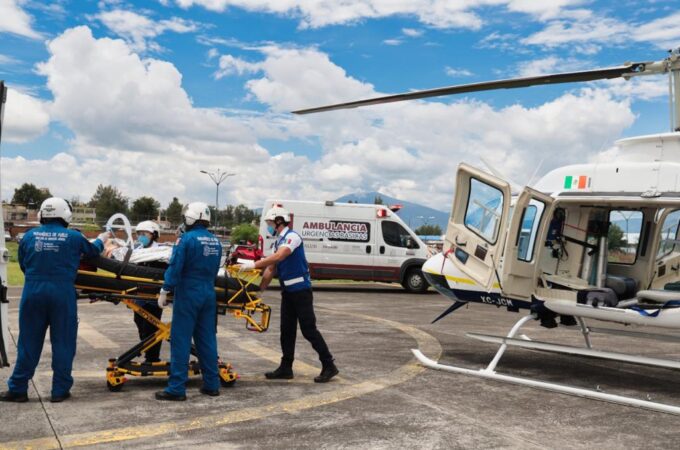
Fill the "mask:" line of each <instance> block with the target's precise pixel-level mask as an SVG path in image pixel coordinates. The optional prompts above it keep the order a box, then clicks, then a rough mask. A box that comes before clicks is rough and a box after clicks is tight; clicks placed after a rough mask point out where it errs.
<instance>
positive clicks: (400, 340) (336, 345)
mask: <svg viewBox="0 0 680 450" xmlns="http://www.w3.org/2000/svg"><path fill="white" fill-rule="evenodd" d="M19 295H20V291H19V290H18V289H11V290H10V296H11V298H12V300H11V301H12V303H11V306H10V313H11V317H10V324H11V328H12V334H13V335H14V337H15V338H16V337H18V329H17V313H18V296H19ZM264 299H265V301H266V302H267V303H269V304H270V305H271V306H272V307H273V309H274V315H273V317H272V326H271V328H270V330H269V331H268V332H266V333H264V334H256V333H253V332H249V331H246V330H245V329H244V323H243V322H242V321H238V320H236V319H234V318H231V317H223V316H221V317H220V323H219V327H218V329H219V334H218V343H219V350H220V354H221V356H222V358H223V359H225V360H228V361H230V362H231V363H232V364H233V365H234V367H235V369H236V370H237V371H238V372H239V374H240V376H241V378H240V380H238V381H237V383H236V385H235V386H234V387H233V388H228V389H222V395H221V396H220V397H216V398H212V397H206V396H203V395H201V394H200V393H199V392H198V388H199V387H200V380H198V379H196V378H194V379H192V381H191V383H190V385H189V389H188V393H187V394H188V397H189V398H188V400H187V401H186V402H183V403H165V402H157V401H156V400H154V399H153V394H154V392H155V391H157V390H160V389H162V388H163V387H164V385H165V380H164V379H160V378H134V377H131V378H130V379H129V381H128V382H127V383H126V384H125V387H124V388H123V390H122V391H121V392H116V393H113V392H109V390H108V389H107V387H106V381H105V367H106V361H107V359H108V358H110V357H115V356H117V355H118V354H119V353H122V352H123V351H124V350H126V349H127V348H128V347H130V346H132V345H133V344H134V343H135V335H136V330H135V327H134V324H133V322H132V312H131V311H129V310H127V309H126V308H125V307H124V306H123V305H118V306H114V305H111V304H108V303H97V304H87V303H81V305H80V308H79V316H80V328H79V341H78V354H77V356H76V361H75V367H74V378H75V385H74V387H73V390H72V394H73V397H72V399H70V400H69V401H67V402H64V403H61V404H52V403H49V401H46V399H47V398H49V391H50V377H51V372H50V363H49V361H50V346H49V342H47V343H46V345H45V350H44V352H43V358H42V362H41V364H40V366H39V368H38V372H37V374H36V376H35V389H34V388H33V387H31V389H30V391H29V396H30V398H31V401H30V402H29V403H26V404H7V403H1V404H0V448H26V447H32V448H59V447H60V446H62V447H77V446H99V447H111V448H114V447H115V448H118V447H124V448H135V449H142V448H158V447H161V448H174V447H178V448H188V447H189V446H192V447H194V448H200V447H206V448H207V447H211V448H213V447H219V448H232V447H234V448H236V447H239V448H240V447H244V448H315V449H316V448H338V447H352V448H390V449H392V448H406V447H416V448H546V447H547V448H567V447H568V448H622V447H624V448H641V447H646V448H652V447H654V448H676V447H677V444H678V442H680V430H679V427H678V426H677V422H678V420H679V419H680V418H679V417H677V416H672V415H668V414H662V413H656V412H651V411H647V410H641V409H636V408H631V407H625V406H620V405H614V404H610V403H604V402H598V401H594V400H588V399H583V398H579V397H573V396H567V395H562V394H556V393H550V392H545V391H540V390H535V389H531V388H525V387H517V386H513V385H508V384H502V383H499V382H495V381H485V380H480V379H477V378H473V377H467V376H463V375H455V374H449V373H443V372H437V371H432V370H429V369H425V368H423V367H421V366H420V365H418V364H417V363H416V362H415V360H414V358H413V357H412V355H411V352H410V349H411V348H415V347H418V348H420V349H421V350H422V351H423V353H425V354H426V355H427V356H429V357H431V358H433V359H439V360H440V361H442V362H444V363H447V364H454V363H455V364H459V365H462V366H465V367H470V368H479V367H482V366H483V365H485V364H486V363H488V361H489V360H490V359H491V357H492V356H493V354H494V352H495V347H494V346H493V345H491V344H485V343H481V342H476V341H472V340H469V339H466V338H465V336H464V335H465V332H466V331H478V332H482V333H488V334H503V333H505V332H507V330H508V328H509V327H510V326H511V325H512V324H513V323H514V322H515V321H516V320H517V319H518V318H519V317H520V316H518V315H517V314H512V313H508V312H506V311H505V310H504V309H497V308H495V307H490V306H483V305H474V306H470V307H469V308H463V309H461V310H459V311H457V312H456V313H454V314H453V315H452V316H450V317H448V318H446V319H444V320H442V321H440V322H438V323H437V324H434V325H430V321H431V320H432V319H433V318H434V317H436V315H438V314H439V313H440V312H441V311H442V310H443V309H444V308H446V307H447V306H448V305H449V302H448V301H447V300H445V299H444V298H443V297H440V296H439V295H437V294H435V293H429V294H426V295H411V294H407V293H405V292H404V291H403V290H402V289H400V288H398V287H389V286H383V285H363V286H362V285H347V286H344V285H343V286H337V287H332V286H324V287H319V288H317V289H316V292H315V304H316V307H317V316H318V323H319V327H320V329H321V330H322V332H323V334H324V336H325V337H326V340H327V341H328V343H329V346H330V348H331V351H332V352H333V354H334V355H335V357H336V361H337V364H338V366H339V368H340V372H341V374H340V377H339V378H338V379H337V380H335V381H333V382H331V383H328V384H322V385H319V384H315V383H313V382H312V378H313V377H314V375H316V374H317V373H318V371H319V363H318V361H316V358H315V353H314V352H313V350H312V349H311V347H310V346H309V344H308V343H307V342H306V341H305V340H304V339H303V338H302V336H301V335H298V346H297V349H298V360H297V361H296V364H295V367H294V369H295V378H294V379H293V380H290V381H267V380H265V378H264V376H263V373H264V372H265V371H267V370H270V369H272V368H274V367H275V366H276V364H277V363H278V359H279V356H280V354H279V344H278V339H279V334H278V311H279V307H278V303H279V295H278V293H277V292H276V291H268V292H267V293H265V296H264ZM166 314H167V318H169V317H170V311H168V312H167V313H166ZM524 332H525V333H527V334H530V335H531V336H532V337H535V338H537V339H540V340H549V341H557V342H562V343H570V344H580V334H579V333H578V332H576V331H573V330H566V329H557V330H545V329H541V328H540V327H539V326H538V324H537V323H532V324H530V325H528V326H527V327H526V328H525V329H524ZM593 343H594V345H596V346H598V347H600V348H604V349H608V350H614V351H616V350H619V351H620V350H623V349H625V350H627V351H632V352H638V353H640V354H644V355H649V356H657V357H670V358H676V359H680V344H670V343H667V344H662V343H658V342H655V341H644V342H643V341H632V340H631V339H629V338H623V337H617V336H612V335H595V336H594V337H593ZM168 351H169V346H168V345H167V343H166V344H164V350H163V354H165V355H167V353H168ZM10 355H11V358H12V359H14V356H15V352H14V349H12V350H11V352H10ZM498 370H499V371H503V372H504V373H509V374H514V375H519V376H526V377H535V378H540V379H543V380H548V381H553V382H558V383H565V384H566V383H568V384H574V385H577V386H580V387H585V388H590V389H600V390H602V391H605V392H610V393H615V394H622V395H630V396H635V397H637V398H641V399H652V400H654V401H659V402H665V403H673V404H676V405H680V380H679V377H678V375H679V374H678V372H677V371H672V370H666V369H650V368H646V367H639V366H634V365H631V364H624V363H615V362H604V361H600V360H595V359H590V358H583V357H568V356H563V355H554V354H550V353H546V352H537V351H528V350H520V349H510V350H509V351H508V352H507V353H506V355H505V357H504V358H503V359H502V360H501V363H500V364H499V366H498ZM10 373H11V368H10V369H0V383H1V384H2V386H0V388H2V389H3V390H4V389H5V381H6V380H7V378H8V377H9V375H10ZM36 389H37V390H36ZM40 398H42V399H43V402H41V401H40Z"/></svg>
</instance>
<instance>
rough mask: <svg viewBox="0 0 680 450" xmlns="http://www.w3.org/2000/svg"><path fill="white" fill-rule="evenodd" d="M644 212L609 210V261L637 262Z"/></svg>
mask: <svg viewBox="0 0 680 450" xmlns="http://www.w3.org/2000/svg"><path fill="white" fill-rule="evenodd" d="M642 219H643V217H642V212H641V211H625V210H612V211H610V212H609V232H608V234H607V241H608V242H609V246H608V247H609V248H608V255H609V262H610V263H614V264H635V259H636V258H637V252H638V243H639V242H640V232H641V231H642V221H643V220H642Z"/></svg>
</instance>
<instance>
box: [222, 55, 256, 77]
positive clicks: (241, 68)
mask: <svg viewBox="0 0 680 450" xmlns="http://www.w3.org/2000/svg"><path fill="white" fill-rule="evenodd" d="M219 67H220V68H219V70H218V71H217V72H215V78H216V79H218V80H219V79H220V78H224V77H226V76H229V75H243V74H246V73H255V72H258V71H259V70H260V65H259V64H256V63H250V62H248V61H245V60H243V59H240V58H236V57H234V56H231V55H223V56H220V62H219Z"/></svg>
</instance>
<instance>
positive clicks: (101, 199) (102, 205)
mask: <svg viewBox="0 0 680 450" xmlns="http://www.w3.org/2000/svg"><path fill="white" fill-rule="evenodd" d="M89 205H90V207H91V208H94V209H95V212H96V214H97V220H98V221H99V222H104V221H106V220H107V219H108V218H109V217H111V216H112V215H114V214H115V213H123V214H126V213H127V211H128V199H127V198H126V197H124V196H123V194H122V193H121V192H120V191H119V190H118V189H117V188H115V187H114V186H104V185H101V184H100V185H99V186H97V191H96V192H95V193H94V195H93V196H92V198H91V199H90V203H89Z"/></svg>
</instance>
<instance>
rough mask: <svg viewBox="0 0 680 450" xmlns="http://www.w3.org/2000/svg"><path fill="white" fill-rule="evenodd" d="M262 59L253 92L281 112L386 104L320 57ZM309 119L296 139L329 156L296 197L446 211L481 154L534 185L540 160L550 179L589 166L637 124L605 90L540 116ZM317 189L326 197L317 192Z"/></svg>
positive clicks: (403, 109)
mask: <svg viewBox="0 0 680 450" xmlns="http://www.w3.org/2000/svg"><path fill="white" fill-rule="evenodd" d="M262 52H263V56H264V59H263V60H262V61H260V62H259V65H260V67H261V69H262V74H263V75H262V78H258V79H254V80H251V81H250V82H249V83H248V84H247V86H248V88H249V89H250V91H251V94H252V95H253V96H254V97H255V98H257V99H258V100H259V101H260V102H262V103H265V104H267V105H269V106H271V107H273V108H274V109H276V110H282V111H283V110H291V109H297V108H301V107H307V106H320V105H324V104H329V103H335V102H340V101H347V100H353V99H358V98H367V97H372V96H376V95H380V93H379V92H375V91H374V90H373V88H372V86H369V85H366V84H363V83H360V82H358V81H357V80H354V79H352V78H350V77H349V76H347V74H346V73H345V72H344V71H343V70H342V69H341V68H339V67H337V66H336V65H335V64H333V63H332V62H331V61H330V60H329V59H328V57H327V56H326V55H324V54H323V53H320V52H319V51H318V50H314V49H281V48H276V47H269V48H267V49H263V51H262ZM263 87H266V89H264V88H263ZM302 120H304V121H305V122H306V123H308V124H309V126H308V127H298V128H297V129H296V131H295V133H297V137H304V136H305V133H307V134H306V136H308V137H314V138H316V139H318V140H319V143H320V146H321V148H322V149H323V156H322V157H321V158H320V159H319V160H318V161H314V162H308V163H307V167H306V170H305V172H304V173H305V176H306V177H309V178H304V179H303V180H302V181H300V178H296V180H298V181H299V182H300V183H301V184H300V192H299V193H298V194H297V196H296V198H304V196H305V195H311V197H308V198H314V199H322V197H320V195H321V194H322V193H324V191H331V192H333V193H334V195H335V196H339V195H341V194H343V193H347V192H352V191H356V190H362V189H363V190H374V189H378V190H382V192H385V193H386V194H389V195H394V196H397V197H401V198H404V199H407V200H413V201H418V202H422V203H426V204H429V205H431V206H434V207H437V208H440V209H444V210H446V209H448V207H449V202H450V199H451V192H452V190H453V186H452V178H451V174H452V173H454V172H455V168H456V166H457V164H458V163H459V162H460V161H467V162H470V163H473V164H478V161H477V155H480V156H484V157H486V158H487V159H489V160H491V161H494V162H495V163H497V164H498V166H501V167H504V168H505V169H506V170H507V172H508V174H509V175H511V176H512V177H513V178H514V179H517V180H519V181H527V180H526V178H527V177H528V176H529V175H530V174H531V173H532V172H533V168H534V167H535V163H536V157H535V155H536V154H541V155H544V157H545V158H546V163H544V168H543V170H544V171H547V170H549V169H552V168H554V167H556V166H559V165H562V164H567V163H572V162H574V161H577V160H579V161H580V160H583V158H586V157H587V156H588V155H592V154H595V153H596V152H597V151H598V150H599V149H600V148H601V145H602V143H604V142H608V141H611V139H613V138H614V137H615V136H618V135H620V133H621V131H622V130H623V129H624V128H626V127H627V126H629V125H630V124H632V122H633V120H634V115H633V114H632V112H631V111H630V107H629V100H628V98H627V97H623V96H619V97H614V96H613V95H612V93H611V92H610V91H609V90H608V88H607V89H586V90H582V91H578V92H576V93H570V94H565V95H563V96H561V97H559V98H557V99H555V100H553V101H550V102H547V103H545V104H544V105H541V106H539V107H536V108H525V107H522V106H521V105H513V106H510V107H506V108H501V109H494V108H492V107H491V106H489V105H488V104H485V103H478V102H470V101H465V100H457V101H454V102H453V103H451V104H444V103H439V102H421V101H416V102H407V103H402V104H391V105H381V106H373V107H367V108H363V109H356V110H349V111H336V112H332V113H325V114H318V115H310V116H304V118H303V119H302ZM296 123H297V122H296ZM593 143H596V144H595V145H593ZM310 186H318V187H319V188H321V189H323V190H322V191H319V192H314V190H313V189H310ZM326 198H333V196H330V197H328V196H327V197H326Z"/></svg>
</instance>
